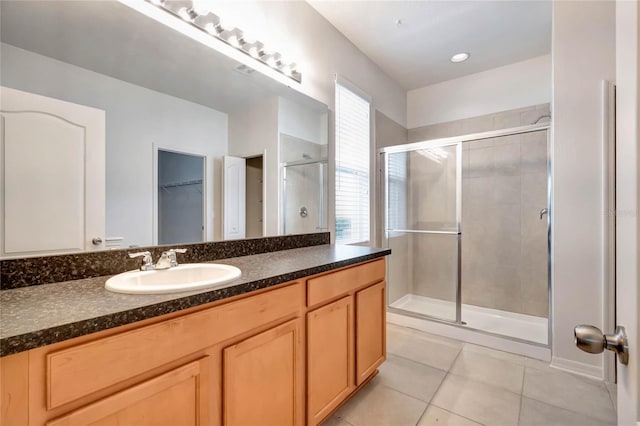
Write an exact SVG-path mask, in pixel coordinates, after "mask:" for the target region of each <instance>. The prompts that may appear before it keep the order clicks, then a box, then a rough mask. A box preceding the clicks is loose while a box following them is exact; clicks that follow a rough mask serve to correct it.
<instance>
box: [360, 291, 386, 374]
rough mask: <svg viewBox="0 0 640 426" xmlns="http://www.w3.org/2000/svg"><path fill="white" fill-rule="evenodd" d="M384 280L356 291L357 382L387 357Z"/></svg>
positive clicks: (371, 372)
mask: <svg viewBox="0 0 640 426" xmlns="http://www.w3.org/2000/svg"><path fill="white" fill-rule="evenodd" d="M385 291H386V288H385V283H384V282H381V283H378V284H375V285H372V286H371V287H367V288H365V289H364V290H360V291H358V292H357V293H356V296H355V298H356V385H358V386H359V385H361V384H362V383H364V382H365V380H367V378H368V377H369V376H371V374H373V372H374V371H375V370H376V368H378V367H379V366H380V364H382V363H383V362H384V360H385V357H386V347H387V345H386V316H385V312H386V302H385V301H386V298H385Z"/></svg>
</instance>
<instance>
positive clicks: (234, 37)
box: [227, 34, 240, 47]
mask: <svg viewBox="0 0 640 426" xmlns="http://www.w3.org/2000/svg"><path fill="white" fill-rule="evenodd" d="M227 41H228V42H229V44H230V45H232V46H234V47H240V38H239V37H238V36H237V35H236V34H232V35H230V36H229V38H228V39H227Z"/></svg>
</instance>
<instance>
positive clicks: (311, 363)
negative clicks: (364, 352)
mask: <svg viewBox="0 0 640 426" xmlns="http://www.w3.org/2000/svg"><path fill="white" fill-rule="evenodd" d="M353 315H354V309H353V297H351V296H347V297H344V298H342V299H340V300H337V301H335V302H333V303H330V304H328V305H326V306H323V307H321V308H318V309H315V310H313V311H311V312H309V313H308V314H307V369H308V370H307V371H308V382H307V394H308V395H307V416H308V418H309V419H308V423H309V424H317V423H319V422H320V421H322V419H324V418H325V417H327V416H328V415H329V414H330V413H331V412H332V411H333V410H334V409H335V408H336V407H338V406H339V405H340V404H341V403H342V401H344V399H345V398H346V397H347V396H349V394H350V393H351V392H353V390H354V389H355V380H354V377H355V376H354V368H355V357H354V344H353V342H354V327H353V319H354V318H353Z"/></svg>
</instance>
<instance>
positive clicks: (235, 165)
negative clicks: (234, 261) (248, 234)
mask: <svg viewBox="0 0 640 426" xmlns="http://www.w3.org/2000/svg"><path fill="white" fill-rule="evenodd" d="M222 169H223V173H222V174H223V176H222V185H223V190H222V191H223V208H222V211H223V214H222V223H223V238H224V239H225V240H237V239H239V238H244V237H245V224H246V219H245V217H246V179H247V175H246V173H247V172H246V169H247V162H246V160H245V159H244V158H240V157H230V156H224V157H223V158H222Z"/></svg>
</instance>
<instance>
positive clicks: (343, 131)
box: [336, 83, 371, 244]
mask: <svg viewBox="0 0 640 426" xmlns="http://www.w3.org/2000/svg"><path fill="white" fill-rule="evenodd" d="M370 145H371V138H370V118H369V101H367V100H365V99H363V98H362V97H361V96H359V95H357V94H355V93H354V92H353V91H351V90H349V89H348V88H346V87H345V86H344V85H341V84H339V83H336V242H337V243H339V244H353V243H361V242H366V241H369V220H370V218H369V216H370V208H369V185H370V179H369V176H370V159H371V154H370Z"/></svg>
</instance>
